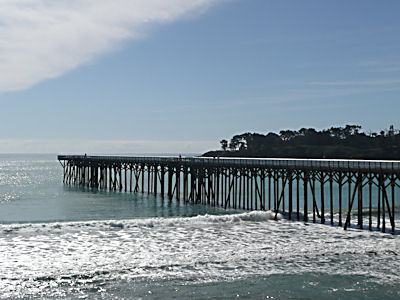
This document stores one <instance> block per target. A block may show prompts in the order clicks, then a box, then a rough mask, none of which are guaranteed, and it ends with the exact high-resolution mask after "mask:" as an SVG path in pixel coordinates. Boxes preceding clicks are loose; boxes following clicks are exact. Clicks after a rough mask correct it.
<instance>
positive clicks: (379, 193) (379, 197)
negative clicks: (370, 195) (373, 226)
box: [377, 174, 382, 229]
mask: <svg viewBox="0 0 400 300" xmlns="http://www.w3.org/2000/svg"><path fill="white" fill-rule="evenodd" d="M381 181H382V175H381V174H379V175H378V219H377V227H378V229H379V228H380V227H381Z"/></svg>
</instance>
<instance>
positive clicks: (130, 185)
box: [129, 164, 133, 193]
mask: <svg viewBox="0 0 400 300" xmlns="http://www.w3.org/2000/svg"><path fill="white" fill-rule="evenodd" d="M129 170H130V171H131V172H130V177H129V192H131V193H132V182H133V174H132V164H129Z"/></svg>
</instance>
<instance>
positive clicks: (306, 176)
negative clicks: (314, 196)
mask: <svg viewBox="0 0 400 300" xmlns="http://www.w3.org/2000/svg"><path fill="white" fill-rule="evenodd" d="M307 190H308V171H304V216H303V219H304V222H307V221H308V203H307V200H308V199H307V196H308V195H307Z"/></svg>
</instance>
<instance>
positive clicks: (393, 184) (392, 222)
mask: <svg viewBox="0 0 400 300" xmlns="http://www.w3.org/2000/svg"><path fill="white" fill-rule="evenodd" d="M395 180H396V178H395V177H394V175H393V174H392V179H391V187H392V220H391V224H392V233H393V234H394V229H395V228H394V227H395V223H394V220H395V219H394V213H395V197H394V190H395V185H396V182H395Z"/></svg>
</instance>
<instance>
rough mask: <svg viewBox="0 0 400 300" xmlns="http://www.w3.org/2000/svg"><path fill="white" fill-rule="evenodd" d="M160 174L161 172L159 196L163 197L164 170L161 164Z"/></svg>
mask: <svg viewBox="0 0 400 300" xmlns="http://www.w3.org/2000/svg"><path fill="white" fill-rule="evenodd" d="M160 174H161V197H162V198H164V190H165V170H164V166H161V170H160Z"/></svg>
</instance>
